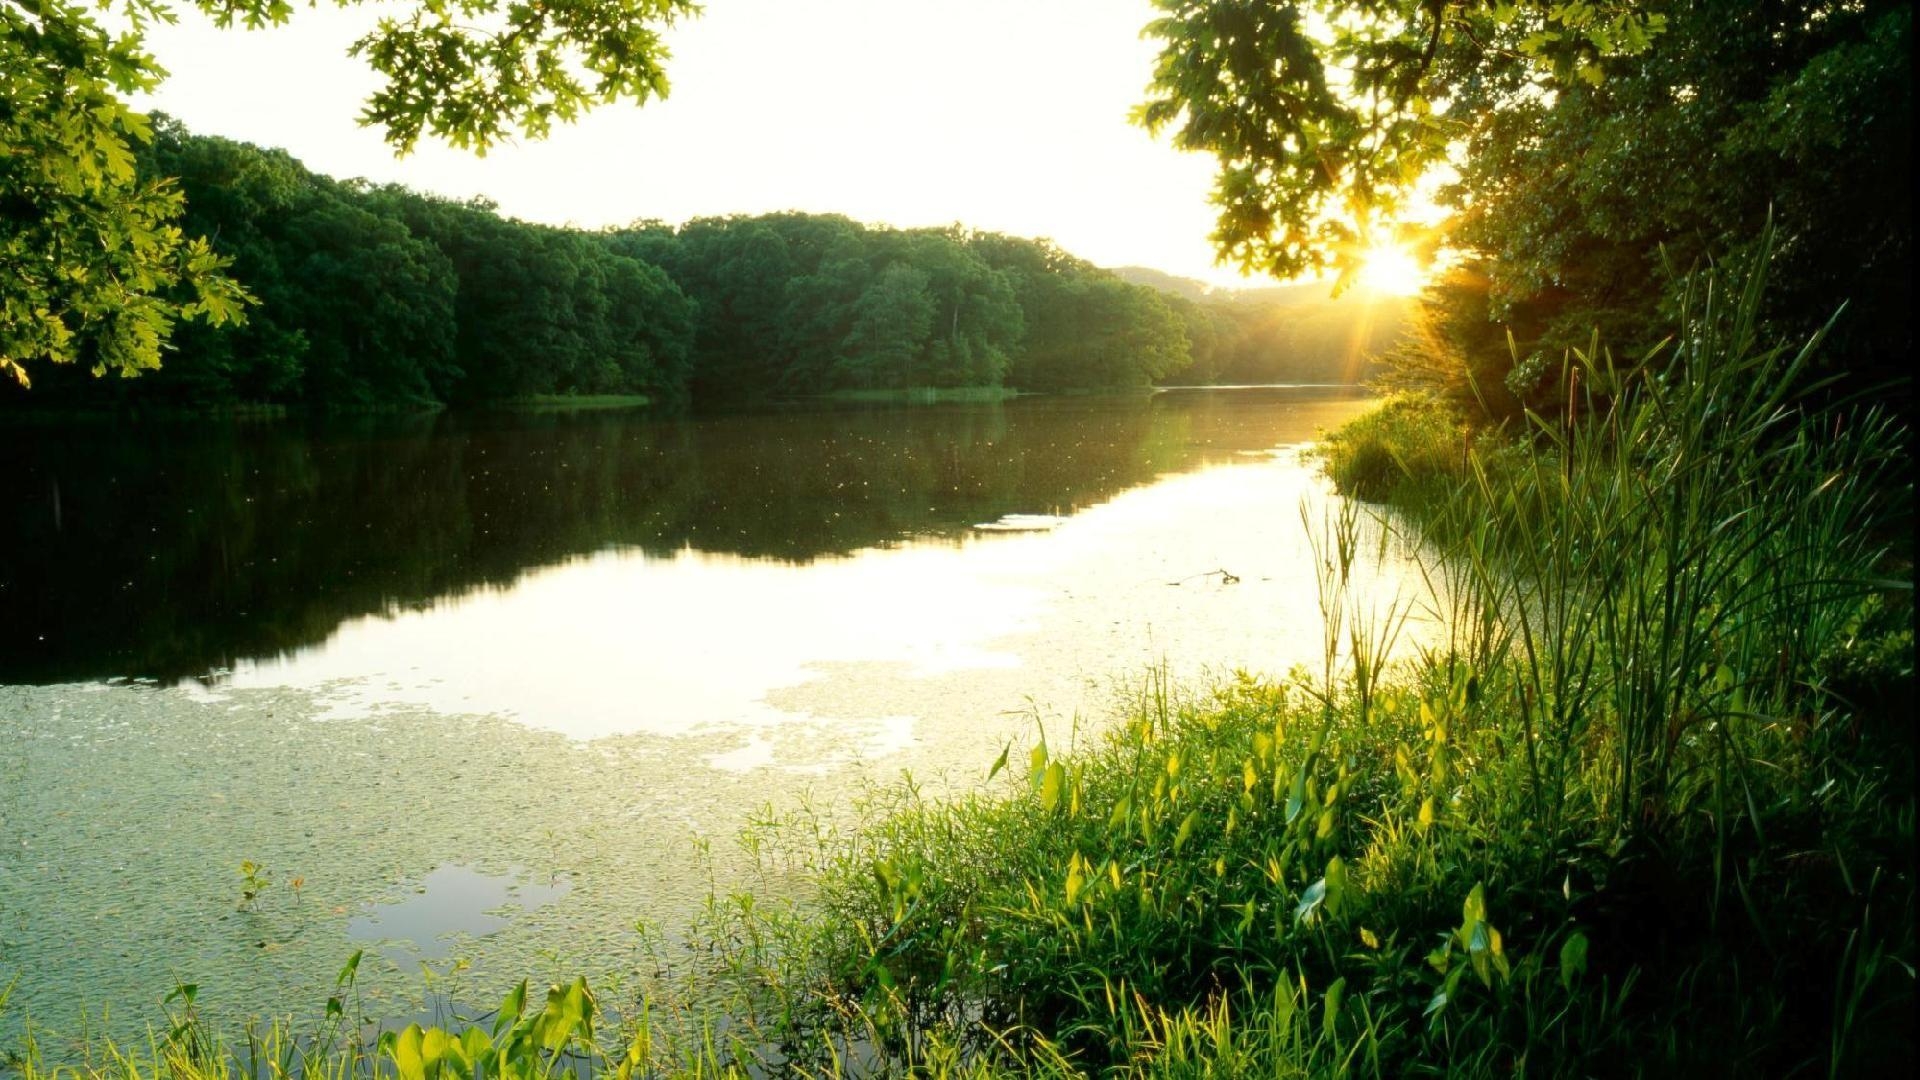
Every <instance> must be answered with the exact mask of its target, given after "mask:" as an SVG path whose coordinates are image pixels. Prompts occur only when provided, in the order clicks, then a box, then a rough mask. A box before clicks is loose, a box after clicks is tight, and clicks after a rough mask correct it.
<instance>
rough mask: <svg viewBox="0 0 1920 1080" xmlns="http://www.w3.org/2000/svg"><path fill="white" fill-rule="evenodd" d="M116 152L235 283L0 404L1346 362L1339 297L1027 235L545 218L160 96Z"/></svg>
mask: <svg viewBox="0 0 1920 1080" xmlns="http://www.w3.org/2000/svg"><path fill="white" fill-rule="evenodd" d="M139 167H140V169H141V171H142V173H143V175H147V176H150V177H153V178H171V179H172V180H173V181H174V182H175V183H177V185H178V188H179V190H180V192H181V193H182V194H183V195H184V199H185V209H184V212H183V215H182V217H181V219H180V222H179V225H180V228H181V229H182V230H183V231H184V232H185V233H187V234H188V235H194V236H204V237H208V238H209V239H210V241H211V243H212V245H213V247H214V249H215V250H217V251H218V252H220V253H221V254H222V255H223V256H225V257H226V258H228V259H230V260H231V267H230V269H229V273H230V275H231V277H232V278H233V279H234V280H235V281H237V282H239V283H240V284H241V285H243V286H244V287H245V288H246V289H247V290H249V291H250V292H251V294H252V296H253V297H254V298H255V299H256V300H257V303H256V304H254V305H252V306H251V307H250V308H249V310H248V313H247V318H246V319H245V321H244V322H242V323H239V324H234V323H227V324H224V325H211V324H209V323H206V322H182V323H180V324H178V325H177V326H175V327H174V329H173V334H172V340H171V343H170V345H169V347H168V350H167V352H166V355H165V359H164V363H163V364H162V365H161V367H160V368H159V369H157V370H152V371H145V372H139V373H137V374H138V375H139V377H138V378H133V379H127V378H105V379H101V378H95V377H93V376H92V373H91V372H90V371H88V370H87V366H86V365H61V366H58V367H52V368H48V369H45V370H42V371H41V372H40V373H39V376H38V378H37V380H36V383H35V386H34V388H33V389H32V390H31V391H26V390H21V389H18V388H15V387H6V388H5V389H4V391H0V403H11V404H16V405H18V404H25V403H28V402H31V403H37V404H55V403H58V404H68V405H71V404H76V403H79V404H91V403H102V402H109V401H111V402H115V403H122V404H166V405H179V406H204V405H209V404H221V403H233V402H260V403H282V404H289V405H304V406H316V407H322V408H344V409H365V408H412V407H420V406H426V405H431V404H435V403H447V404H456V405H471V404H481V403H486V402H489V401H495V400H500V399H517V398H526V397H529V396H538V395H575V394H581V395H590V394H638V395H645V396H647V397H650V398H654V399H659V400H666V401H680V402H686V401H690V400H696V399H697V400H700V401H703V402H711V401H737V400H743V399H759V398H769V397H790V396H797V395H808V394H819V393H828V392H834V391H848V390H898V389H904V388H910V387H962V386H965V387H1007V388H1016V389H1021V390H1062V389H1109V388H1126V387H1145V386H1149V385H1151V384H1153V383H1156V382H1165V381H1176V382H1196V381H1199V382H1207V381H1215V380H1225V381H1239V382H1258V381H1269V380H1272V379H1275V378H1294V379H1300V380H1303V381H1353V378H1352V374H1353V373H1352V370H1351V360H1352V357H1353V355H1354V354H1355V352H1356V348H1357V347H1356V345H1355V343H1354V341H1353V340H1351V338H1352V335H1351V334H1348V333H1347V331H1348V330H1349V329H1350V328H1349V327H1347V326H1346V322H1347V321H1350V320H1348V319H1347V315H1346V312H1345V308H1344V306H1343V307H1341V308H1340V310H1339V311H1338V313H1337V314H1336V315H1335V316H1334V317H1333V318H1332V319H1331V320H1329V319H1328V318H1326V317H1324V316H1323V317H1321V318H1320V319H1319V323H1320V324H1323V325H1321V328H1320V330H1319V331H1316V332H1313V333H1309V334H1308V335H1307V338H1308V339H1311V340H1306V339H1302V338H1300V336H1299V335H1297V334H1293V333H1291V331H1292V329H1294V328H1295V326H1296V324H1298V325H1306V324H1307V323H1308V322H1312V320H1311V319H1307V318H1306V316H1305V315H1304V314H1302V315H1300V316H1299V317H1298V318H1288V317H1280V318H1277V319H1276V316H1275V313H1276V312H1279V311H1281V310H1282V307H1284V306H1285V305H1275V304H1264V303H1252V304H1250V303H1245V302H1230V301H1226V300H1220V299H1211V300H1209V299H1201V300H1195V299H1190V298H1188V297H1185V296H1181V295H1178V291H1177V290H1173V291H1169V290H1168V289H1166V288H1154V287H1148V286H1146V285H1141V284H1135V283H1132V282H1129V281H1127V280H1124V279H1123V278H1122V277H1121V276H1118V275H1116V274H1114V273H1112V272H1109V271H1106V270H1102V269H1100V268H1097V267H1095V266H1093V265H1092V264H1091V263H1088V262H1086V261H1085V260H1082V259H1078V258H1076V257H1074V256H1072V255H1070V254H1068V253H1067V252H1065V251H1062V250H1060V249H1059V248H1058V247H1056V246H1054V245H1053V244H1052V243H1050V242H1048V241H1045V240H1026V239H1020V238H1016V237H1010V236H1004V235H1000V234H997V233H990V232H980V231H974V230H969V229H964V228H961V227H959V226H954V227H949V228H942V229H895V228H888V227H879V226H868V225H863V224H861V223H859V222H856V221H853V220H851V219H848V218H845V217H840V216H834V215H820V214H803V213H780V214H769V215H762V216H755V217H748V216H730V217H720V218H703V219H696V220H694V221H691V222H688V223H686V224H684V225H680V226H677V227H675V226H669V225H666V224H662V223H659V222H640V223H636V224H634V225H632V226H629V227H626V228H619V229H610V230H601V231H585V230H579V229H567V228H555V227H551V226H545V225H536V224H530V223H527V222H523V221H517V220H513V219H510V218H505V217H502V216H501V215H500V214H498V213H497V212H496V211H495V209H494V207H493V206H492V205H490V204H488V203H486V202H484V201H480V200H473V201H464V202H462V201H455V200H450V199H446V198H441V197H437V196H432V195H426V194H422V193H419V192H415V191H411V190H408V189H406V188H402V187H398V186H392V185H373V184H369V183H367V182H365V181H359V180H346V181H341V180H334V179H331V178H329V177H326V176H323V175H320V174H317V173H315V172H313V171H311V170H308V169H306V168H305V167H303V166H302V165H301V164H300V163H299V162H298V161H296V160H294V159H293V158H292V157H291V156H290V155H288V154H287V153H286V152H285V151H281V150H273V149H263V148H260V147H256V146H252V145H249V144H245V143H240V142H235V141H232V140H229V139H223V138H217V137H209V136H202V135H196V134H193V133H191V132H189V131H187V130H186V129H185V128H184V127H183V126H182V125H180V124H179V123H178V122H176V121H173V120H170V119H167V118H165V117H156V118H155V123H154V138H153V139H152V141H151V143H149V144H148V145H146V146H145V147H143V148H142V152H141V157H140V163H139ZM1163 284H1164V283H1163ZM1311 288H1313V289H1314V291H1315V295H1316V296H1318V297H1320V298H1324V297H1325V287H1324V286H1316V287H1311ZM1304 310H1305V309H1303V311H1304ZM1327 327H1331V330H1328V329H1327ZM1316 335H1317V336H1316ZM1343 335H1344V336H1343ZM1363 337H1364V335H1363ZM1323 339H1324V340H1323ZM1368 340H1369V343H1370V344H1371V345H1373V346H1375V347H1378V346H1379V345H1381V344H1384V341H1383V340H1381V341H1374V340H1371V339H1368Z"/></svg>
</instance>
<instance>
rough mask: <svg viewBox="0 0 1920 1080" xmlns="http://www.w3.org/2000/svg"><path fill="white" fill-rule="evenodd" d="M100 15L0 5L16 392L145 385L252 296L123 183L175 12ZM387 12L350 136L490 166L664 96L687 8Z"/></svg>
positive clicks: (280, 10)
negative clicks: (439, 150)
mask: <svg viewBox="0 0 1920 1080" xmlns="http://www.w3.org/2000/svg"><path fill="white" fill-rule="evenodd" d="M191 2H192V3H193V5H194V6H196V7H198V8H200V9H201V10H202V11H204V12H206V13H208V14H209V15H211V16H213V18H214V21H215V22H216V24H218V25H220V26H222V27H232V26H234V25H235V24H240V25H244V26H246V27H249V28H257V27H261V26H266V25H270V24H280V23H284V22H286V21H287V20H288V19H289V18H290V17H291V16H292V14H293V10H294V9H293V6H292V5H291V4H289V3H287V2H286V0H191ZM340 3H341V6H347V4H348V3H349V0H340ZM94 6H95V7H97V8H99V9H102V10H105V11H109V12H111V13H112V14H113V15H115V16H117V21H116V23H115V25H116V27H117V29H112V30H109V29H107V28H106V27H104V26H103V25H102V24H101V22H100V21H98V20H97V19H96V17H95V15H94V13H93V12H92V11H90V10H89V9H88V6H86V5H82V4H74V3H68V2H66V0H0V209H4V213H0V371H4V372H6V373H9V374H11V375H13V376H14V378H15V379H16V380H18V381H19V382H20V383H21V385H26V383H27V380H28V374H27V370H26V365H28V364H38V363H41V362H52V363H61V364H65V363H76V362H77V363H80V364H82V365H83V366H85V367H87V368H89V369H90V370H91V371H93V373H94V374H96V375H98V374H104V373H113V374H117V375H134V374H138V373H139V372H141V371H142V370H146V369H151V368H156V367H158V366H159V365H160V354H161V351H162V350H163V348H164V347H165V345H166V343H167V340H168V336H169V334H170V333H171V331H172V329H173V327H174V325H175V323H177V322H179V321H180V320H183V319H198V320H201V321H204V322H206V323H207V324H209V325H213V326H219V325H223V324H227V323H232V322H237V321H239V320H240V318H241V316H242V314H243V310H244V308H245V306H246V304H247V303H248V302H249V299H250V298H249V297H248V295H247V293H246V292H245V291H244V290H242V289H241V288H240V287H239V286H237V285H236V284H234V283H233V282H232V281H231V280H229V279H228V278H226V277H225V276H224V275H223V274H222V272H221V271H222V270H223V269H224V268H225V267H226V265H227V261H226V259H225V258H223V257H222V256H220V255H217V254H216V253H215V252H214V251H213V250H212V248H211V247H210V246H209V244H208V242H207V241H206V240H205V239H204V238H189V235H188V234H187V233H186V232H184V231H183V230H182V229H181V228H180V227H179V224H178V221H179V218H180V214H181V199H180V194H179V192H178V191H177V190H176V189H175V188H174V187H173V185H172V184H171V183H170V182H169V181H167V180H165V179H160V178H155V177H154V176H152V175H151V174H148V175H142V174H141V170H139V169H138V168H137V167H136V158H137V156H138V155H139V153H140V152H141V149H142V148H143V147H144V146H145V145H146V144H147V143H149V142H150V141H151V140H152V133H151V131H150V130H149V128H148V124H147V121H146V119H145V118H144V117H142V116H141V115H139V114H137V113H134V112H132V111H130V110H129V109H128V108H127V107H126V104H125V102H124V100H123V99H124V97H125V96H126V95H128V94H132V93H136V92H139V91H143V90H150V89H152V88H153V87H154V86H156V85H158V83H159V82H160V80H161V79H162V77H163V76H164V72H162V71H161V69H160V68H159V66H158V65H157V64H156V63H155V62H154V60H153V58H152V57H151V56H149V55H147V54H146V53H145V52H143V51H142V47H143V35H144V32H145V30H146V27H147V26H149V25H151V24H152V23H154V22H156V21H171V20H172V18H173V10H174V5H173V4H170V3H168V2H166V0H110V2H103V3H100V4H98V5H94ZM396 6H397V7H403V8H404V10H402V11H399V12H396V14H395V15H394V16H392V17H387V18H383V19H381V20H380V22H379V24H378V26H376V27H375V29H374V30H372V31H371V32H369V33H368V34H367V35H366V36H365V37H363V38H361V39H360V40H359V41H358V42H356V43H355V44H354V47H353V52H354V54H355V55H357V56H360V57H363V58H364V59H366V61H367V63H368V64H369V66H371V67H372V68H373V70H374V71H375V72H377V73H378V74H380V75H381V76H383V77H384V79H385V81H384V83H383V85H381V86H380V87H379V88H378V89H376V90H375V91H374V92H373V95H372V97H371V98H370V99H369V101H368V104H367V109H366V111H365V112H364V113H363V114H362V116H361V119H362V122H364V123H367V124H371V125H379V126H381V127H383V128H384V129H385V130H386V133H387V137H388V139H389V140H390V141H391V142H393V143H394V145H395V146H396V147H397V148H398V149H400V150H401V151H402V152H404V151H406V150H409V149H411V148H412V147H413V146H414V144H415V143H416V142H417V141H418V140H419V138H420V136H421V134H422V133H423V132H425V133H428V134H431V135H433V136H435V137H438V138H444V139H446V140H448V141H450V142H452V143H453V144H454V145H456V146H462V147H472V148H474V149H476V150H479V151H482V152H484V151H485V150H486V149H487V148H488V147H489V146H491V145H492V144H494V143H495V142H497V141H498V140H499V139H501V138H502V137H504V136H506V135H507V134H508V133H509V132H511V131H513V130H516V129H517V130H518V131H520V132H522V133H524V134H526V135H529V136H533V137H539V136H542V135H545V134H547V132H548V131H549V130H550V129H551V128H552V126H553V124H554V122H555V121H560V122H567V121H571V120H573V119H574V118H575V117H577V116H578V115H579V114H580V113H581V112H582V111H583V110H585V109H587V108H589V107H591V106H593V105H596V104H602V103H606V102H611V101H615V100H622V99H626V100H632V101H639V102H644V101H646V100H648V99H649V98H651V97H654V96H657V95H664V94H665V93H666V92H667V82H666V76H665V73H664V71H663V69H662V67H661V65H662V63H663V62H664V61H665V59H666V56H667V51H666V48H665V46H664V45H663V43H662V42H661V40H660V36H659V28H660V27H663V26H667V25H671V24H672V23H673V22H675V21H676V20H678V19H679V18H681V17H684V16H687V15H691V14H693V13H695V12H696V11H697V10H698V9H697V7H696V6H695V5H694V4H692V3H691V2H690V0H595V2H592V3H570V4H560V5H554V4H519V3H512V4H503V3H501V2H500V0H452V2H443V0H425V2H422V3H418V4H416V5H396ZM482 26H485V27H486V29H484V30H483V29H479V27H482ZM347 269H349V270H352V269H353V268H351V267H349V268H347ZM341 299H342V301H343V302H347V301H348V299H349V298H345V297H343V298H341ZM376 381H378V380H377V379H376Z"/></svg>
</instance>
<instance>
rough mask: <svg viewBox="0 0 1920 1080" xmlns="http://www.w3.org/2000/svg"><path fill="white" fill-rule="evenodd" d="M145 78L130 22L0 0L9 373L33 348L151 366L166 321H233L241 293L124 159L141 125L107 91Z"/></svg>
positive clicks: (141, 10) (47, 356) (2, 241)
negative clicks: (102, 23)
mask: <svg viewBox="0 0 1920 1080" xmlns="http://www.w3.org/2000/svg"><path fill="white" fill-rule="evenodd" d="M157 10H159V9H157V8H156V7H154V6H153V5H151V4H148V3H145V2H142V0H133V2H130V3H129V4H128V5H127V14H128V15H129V16H131V17H133V18H135V19H136V20H138V19H140V18H150V17H152V16H153V15H154V14H156V12H157ZM136 25H138V24H137V22H136ZM157 78H158V72H157V69H156V68H155V67H154V65H153V62H152V60H151V59H150V58H149V57H147V56H146V55H145V54H144V53H142V52H141V51H140V40H139V36H138V34H137V33H132V34H123V35H118V36H116V35H112V34H109V33H107V32H106V31H104V30H102V29H101V28H100V27H99V26H98V25H96V24H95V23H94V21H93V19H92V17H91V15H90V14H89V13H88V12H87V10H86V8H85V7H83V6H80V5H74V4H67V3H63V2H61V0H33V2H26V0H6V2H5V3H0V373H6V374H10V375H12V376H13V377H14V379H15V380H17V381H18V382H19V384H20V385H21V386H26V385H28V381H29V376H28V372H27V367H26V365H28V364H34V363H38V362H40V361H51V362H54V363H63V364H72V363H78V364H82V365H84V366H85V367H87V368H88V369H90V370H91V371H92V372H93V373H94V374H96V375H98V374H103V373H107V372H111V373H113V374H116V375H134V374H138V373H139V372H140V371H142V370H145V369H150V368H155V367H158V366H159V364H160V350H161V346H162V343H163V342H165V341H166V339H167V335H168V333H169V332H170V331H171V330H172V328H173V326H174V324H175V323H176V322H177V321H179V320H181V319H196V318H197V319H202V320H204V321H206V322H208V323H210V324H213V325H220V324H224V323H230V322H236V321H238V320H240V318H241V317H242V313H243V309H244V308H245V306H246V304H247V303H248V301H249V299H250V298H249V297H248V296H247V294H246V293H245V291H244V290H242V289H240V288H239V287H238V286H237V285H235V284H234V283H233V282H232V281H230V280H228V279H227V278H225V277H224V276H223V275H222V274H221V270H222V269H223V268H224V267H225V265H226V261H225V260H224V259H222V258H220V257H219V256H217V255H215V254H214V252H213V251H212V249H211V248H210V247H209V246H208V244H207V242H206V241H205V240H204V239H189V238H188V237H187V236H186V235H185V234H184V233H183V232H182V231H181V230H180V228H179V227H178V226H177V225H176V223H175V222H176V219H177V218H178V217H179V214H180V206H181V198H180V193H179V191H178V190H177V189H175V188H174V186H173V185H172V184H170V183H168V182H166V181H164V180H155V179H153V178H151V177H142V176H140V175H139V174H138V170H137V169H136V167H135V166H136V161H135V154H136V150H137V148H138V147H139V146H141V145H143V144H145V143H147V142H149V141H150V140H151V138H152V132H151V131H150V129H149V128H148V126H147V121H146V119H145V118H144V117H142V116H140V115H139V114H137V113H134V112H132V111H130V110H128V109H127V108H126V106H125V105H124V104H123V103H122V101H121V99H120V96H121V95H124V94H130V93H134V92H136V91H139V90H145V89H150V88H151V87H152V86H153V85H154V84H155V82H156V81H157Z"/></svg>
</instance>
